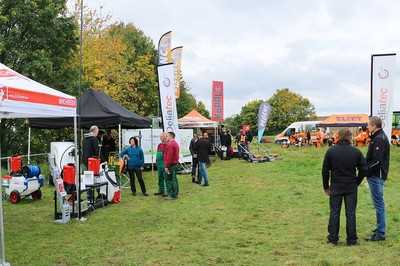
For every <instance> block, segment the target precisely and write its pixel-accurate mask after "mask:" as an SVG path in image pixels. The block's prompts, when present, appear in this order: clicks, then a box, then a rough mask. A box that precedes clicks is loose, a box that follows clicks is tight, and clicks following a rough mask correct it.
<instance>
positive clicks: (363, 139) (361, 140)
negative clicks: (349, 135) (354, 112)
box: [355, 130, 369, 147]
mask: <svg viewBox="0 0 400 266" xmlns="http://www.w3.org/2000/svg"><path fill="white" fill-rule="evenodd" d="M368 139H369V135H368V132H367V130H360V132H359V133H358V135H357V136H356V138H355V143H356V146H357V147H362V146H365V145H367V144H368Z"/></svg>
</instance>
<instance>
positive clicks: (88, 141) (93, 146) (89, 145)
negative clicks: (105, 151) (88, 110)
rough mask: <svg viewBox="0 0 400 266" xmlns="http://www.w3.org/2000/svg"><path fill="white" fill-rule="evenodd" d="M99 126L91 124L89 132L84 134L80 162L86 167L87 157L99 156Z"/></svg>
mask: <svg viewBox="0 0 400 266" xmlns="http://www.w3.org/2000/svg"><path fill="white" fill-rule="evenodd" d="M98 135H99V128H98V127H97V126H91V127H90V130H89V133H88V134H86V135H85V138H84V139H83V145H82V151H83V154H82V162H83V164H84V166H85V167H86V169H87V165H88V159H89V158H91V157H98V156H99V140H98V138H97V136H98Z"/></svg>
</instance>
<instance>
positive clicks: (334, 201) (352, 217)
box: [328, 190, 357, 244]
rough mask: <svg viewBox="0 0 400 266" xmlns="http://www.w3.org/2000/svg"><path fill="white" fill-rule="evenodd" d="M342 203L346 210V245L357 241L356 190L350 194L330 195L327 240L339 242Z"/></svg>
mask: <svg viewBox="0 0 400 266" xmlns="http://www.w3.org/2000/svg"><path fill="white" fill-rule="evenodd" d="M342 201H344V205H345V209H346V234H347V243H350V244H351V243H354V242H356V241H357V229H356V209H357V190H356V191H355V192H351V193H344V194H338V195H331V196H330V198H329V204H330V210H331V211H330V217H329V225H328V232H329V235H328V240H330V241H332V242H337V241H338V240H339V228H340V210H341V208H342Z"/></svg>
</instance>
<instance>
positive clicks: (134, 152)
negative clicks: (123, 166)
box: [119, 146, 144, 169]
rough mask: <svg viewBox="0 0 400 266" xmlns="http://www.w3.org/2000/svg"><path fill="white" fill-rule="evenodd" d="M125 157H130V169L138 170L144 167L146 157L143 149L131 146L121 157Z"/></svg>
mask: <svg viewBox="0 0 400 266" xmlns="http://www.w3.org/2000/svg"><path fill="white" fill-rule="evenodd" d="M125 155H127V156H128V157H129V159H128V169H138V168H140V167H142V166H143V165H144V155H143V150H142V148H141V147H132V146H129V147H128V148H126V149H125V150H123V151H122V152H121V154H120V155H119V156H120V158H123V157H124V156H125Z"/></svg>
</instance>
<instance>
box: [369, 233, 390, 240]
mask: <svg viewBox="0 0 400 266" xmlns="http://www.w3.org/2000/svg"><path fill="white" fill-rule="evenodd" d="M365 240H367V241H373V242H376V241H384V240H386V238H385V236H383V235H381V234H377V233H375V234H373V235H371V236H370V237H369V238H366V239H365Z"/></svg>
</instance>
